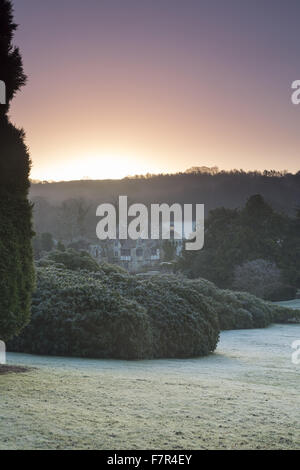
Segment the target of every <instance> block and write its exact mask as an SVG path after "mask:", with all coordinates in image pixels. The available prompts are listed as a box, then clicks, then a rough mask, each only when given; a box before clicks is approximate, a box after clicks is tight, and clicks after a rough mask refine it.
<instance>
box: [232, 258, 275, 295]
mask: <svg viewBox="0 0 300 470" xmlns="http://www.w3.org/2000/svg"><path fill="white" fill-rule="evenodd" d="M281 286H282V282H281V273H280V270H279V269H278V267H277V266H276V264H275V263H273V262H271V261H267V260H264V259H256V260H253V261H247V262H246V263H244V264H242V265H240V266H237V267H236V268H235V271H234V281H233V288H234V289H235V290H239V291H245V292H249V293H250V294H253V295H255V296H257V297H260V298H262V299H270V296H271V294H272V293H273V292H275V291H276V290H277V289H279V288H280V287H281Z"/></svg>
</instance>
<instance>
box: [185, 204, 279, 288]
mask: <svg viewBox="0 0 300 470" xmlns="http://www.w3.org/2000/svg"><path fill="white" fill-rule="evenodd" d="M286 223H287V217H286V216H284V215H281V214H279V213H276V212H275V211H274V210H273V209H272V207H271V206H270V205H269V204H267V203H266V202H265V201H264V199H263V198H262V197H261V196H260V195H254V196H251V197H250V198H249V200H248V201H247V203H246V205H245V207H244V208H242V209H241V210H238V209H225V208H218V209H215V210H213V211H211V212H210V214H209V216H208V218H207V220H206V222H205V246H204V249H203V250H202V251H200V252H198V253H196V254H195V253H189V252H184V253H183V255H182V258H181V260H180V261H179V263H178V268H179V270H181V271H183V272H184V273H185V274H187V275H188V276H189V277H191V278H197V277H203V278H205V279H208V280H210V281H212V282H214V283H216V284H217V285H218V286H219V287H222V288H232V286H233V282H234V277H235V270H236V268H237V267H238V266H241V265H243V264H244V263H247V262H249V261H253V260H257V259H264V260H266V261H267V262H272V263H276V264H277V265H278V266H280V260H281V257H282V242H283V238H284V234H285V231H286Z"/></svg>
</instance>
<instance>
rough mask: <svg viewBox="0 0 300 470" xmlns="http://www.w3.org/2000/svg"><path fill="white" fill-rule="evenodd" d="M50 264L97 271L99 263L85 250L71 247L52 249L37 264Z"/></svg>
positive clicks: (74, 269)
mask: <svg viewBox="0 0 300 470" xmlns="http://www.w3.org/2000/svg"><path fill="white" fill-rule="evenodd" d="M51 264H56V265H60V266H62V267H64V268H66V269H70V270H72V271H76V270H80V269H84V270H86V271H90V272H93V271H98V269H99V265H98V263H97V261H95V260H94V259H93V258H92V257H91V256H90V255H89V253H87V252H86V251H76V250H73V249H72V248H69V249H67V250H64V251H63V250H54V251H51V252H50V253H48V254H47V255H46V256H45V257H44V258H42V259H41V260H39V262H38V263H37V265H38V266H47V265H51Z"/></svg>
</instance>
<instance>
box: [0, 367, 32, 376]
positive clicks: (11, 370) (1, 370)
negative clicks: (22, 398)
mask: <svg viewBox="0 0 300 470" xmlns="http://www.w3.org/2000/svg"><path fill="white" fill-rule="evenodd" d="M30 370H32V368H30V367H21V366H8V365H0V375H4V374H22V373H24V372H29V371H30Z"/></svg>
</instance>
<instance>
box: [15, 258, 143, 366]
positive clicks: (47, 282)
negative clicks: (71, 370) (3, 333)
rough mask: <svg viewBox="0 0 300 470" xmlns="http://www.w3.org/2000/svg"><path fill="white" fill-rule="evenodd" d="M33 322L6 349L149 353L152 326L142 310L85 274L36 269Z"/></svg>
mask: <svg viewBox="0 0 300 470" xmlns="http://www.w3.org/2000/svg"><path fill="white" fill-rule="evenodd" d="M37 273H38V284H37V285H38V288H37V291H36V293H35V295H34V298H33V305H32V320H31V323H30V325H29V326H28V327H27V328H25V330H24V332H23V333H22V335H21V336H20V337H18V338H16V339H14V340H13V342H11V343H10V345H9V346H10V349H11V350H16V351H23V352H28V353H36V354H50V355H65V356H78V357H96V358H100V357H101V358H124V359H140V358H143V357H151V349H152V329H151V324H150V319H149V317H148V315H147V314H146V312H145V310H144V309H143V308H142V307H141V306H139V305H138V304H137V303H135V302H133V301H130V300H127V299H125V298H124V297H122V296H121V295H120V294H119V293H117V292H116V291H113V290H111V289H109V288H108V287H106V286H104V285H103V284H101V282H99V281H97V280H95V279H93V278H91V277H89V274H88V272H84V273H80V272H78V273H76V272H72V271H66V270H62V269H58V268H55V267H48V268H38V269H37Z"/></svg>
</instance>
